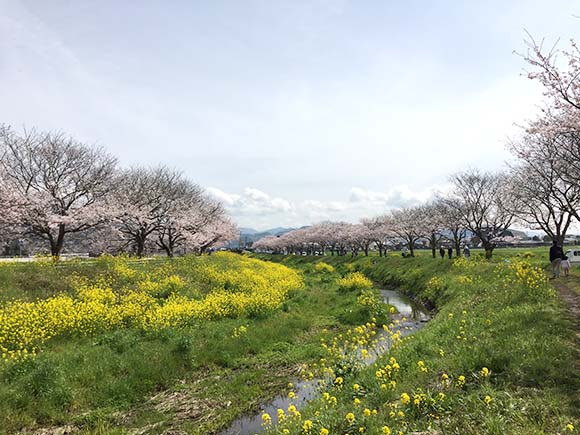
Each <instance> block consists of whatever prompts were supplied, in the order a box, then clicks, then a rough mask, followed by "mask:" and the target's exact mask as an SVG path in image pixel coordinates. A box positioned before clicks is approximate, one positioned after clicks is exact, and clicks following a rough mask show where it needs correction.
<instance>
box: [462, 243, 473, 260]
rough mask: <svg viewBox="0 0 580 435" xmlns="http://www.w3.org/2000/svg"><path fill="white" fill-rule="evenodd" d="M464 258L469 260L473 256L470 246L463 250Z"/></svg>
mask: <svg viewBox="0 0 580 435" xmlns="http://www.w3.org/2000/svg"><path fill="white" fill-rule="evenodd" d="M463 256H464V257H465V258H469V257H470V256H471V251H470V250H469V246H467V245H465V247H464V248H463Z"/></svg>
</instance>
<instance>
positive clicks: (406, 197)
mask: <svg viewBox="0 0 580 435" xmlns="http://www.w3.org/2000/svg"><path fill="white" fill-rule="evenodd" d="M445 188H446V186H433V187H430V188H428V189H425V190H422V191H414V190H412V189H410V188H409V187H407V186H396V187H394V188H392V189H389V190H388V191H387V192H374V191H371V190H365V189H362V188H360V187H353V188H352V189H350V191H349V192H348V195H345V200H342V201H324V200H313V199H309V200H301V201H289V200H286V199H283V198H279V197H272V196H271V195H269V194H267V193H265V192H263V191H261V190H259V189H256V188H252V187H247V188H245V189H244V190H243V192H242V193H241V194H234V193H226V192H224V191H222V190H220V189H218V188H215V187H212V188H209V189H207V191H208V193H209V194H210V195H212V196H213V197H215V198H216V199H218V200H220V201H222V202H223V204H224V205H225V206H226V209H227V210H228V212H229V213H230V214H231V215H232V217H233V218H234V220H236V221H237V222H238V224H239V225H240V226H244V227H253V228H257V229H265V228H271V227H277V226H292V227H299V226H302V225H309V224H313V223H316V222H320V221H323V220H334V221H338V220H340V221H348V222H357V221H359V220H360V219H361V218H363V217H370V216H375V215H379V214H381V213H385V212H387V211H388V210H390V209H393V208H399V207H407V206H412V205H417V204H420V203H423V202H425V201H428V200H429V199H432V198H433V197H434V196H435V194H436V192H438V191H442V190H444V189H445Z"/></svg>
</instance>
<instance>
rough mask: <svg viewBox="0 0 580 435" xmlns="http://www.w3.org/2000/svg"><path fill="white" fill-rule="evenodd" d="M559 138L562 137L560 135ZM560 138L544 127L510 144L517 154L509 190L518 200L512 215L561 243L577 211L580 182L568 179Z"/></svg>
mask: <svg viewBox="0 0 580 435" xmlns="http://www.w3.org/2000/svg"><path fill="white" fill-rule="evenodd" d="M560 139H561V137H560ZM559 146H560V144H559V141H558V140H556V138H555V137H554V136H553V135H552V134H551V133H550V132H548V131H546V130H545V129H538V130H529V131H527V132H526V133H525V134H523V135H522V136H521V137H520V138H519V139H518V140H513V141H511V143H510V148H511V151H512V153H513V154H514V155H515V156H516V157H518V162H517V164H516V165H515V166H514V167H513V168H512V180H511V183H510V187H511V191H512V193H513V195H514V197H516V198H517V199H518V201H517V202H516V204H517V208H514V214H515V215H516V216H517V217H518V218H519V220H520V221H522V222H523V223H524V224H526V225H530V226H531V228H532V229H539V230H543V231H544V232H545V233H546V234H547V235H548V236H550V238H551V239H552V240H555V241H558V242H560V243H562V242H563V241H564V238H565V236H566V232H567V231H568V228H569V227H570V225H571V223H572V219H573V216H576V217H578V211H579V210H580V208H579V207H580V185H579V184H578V183H576V182H574V181H572V182H570V180H567V179H566V178H567V177H566V175H567V174H570V170H569V166H570V165H569V163H568V161H565V160H562V159H559V158H558V152H557V148H558V147H559Z"/></svg>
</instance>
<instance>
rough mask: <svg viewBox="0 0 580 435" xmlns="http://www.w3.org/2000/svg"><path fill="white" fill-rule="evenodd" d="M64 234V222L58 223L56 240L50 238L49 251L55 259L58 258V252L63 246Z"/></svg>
mask: <svg viewBox="0 0 580 435" xmlns="http://www.w3.org/2000/svg"><path fill="white" fill-rule="evenodd" d="M64 235H65V227H64V224H60V225H59V226H58V236H57V238H56V240H54V239H52V238H51V239H50V253H51V255H52V256H53V258H54V259H55V260H58V259H59V258H60V253H61V252H62V248H63V247H64Z"/></svg>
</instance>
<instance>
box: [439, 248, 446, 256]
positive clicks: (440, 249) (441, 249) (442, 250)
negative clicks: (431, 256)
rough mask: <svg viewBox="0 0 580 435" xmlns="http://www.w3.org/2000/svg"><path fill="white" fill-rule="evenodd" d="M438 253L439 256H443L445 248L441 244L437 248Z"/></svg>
mask: <svg viewBox="0 0 580 435" xmlns="http://www.w3.org/2000/svg"><path fill="white" fill-rule="evenodd" d="M439 255H441V258H445V248H443V246H441V247H440V248H439Z"/></svg>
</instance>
